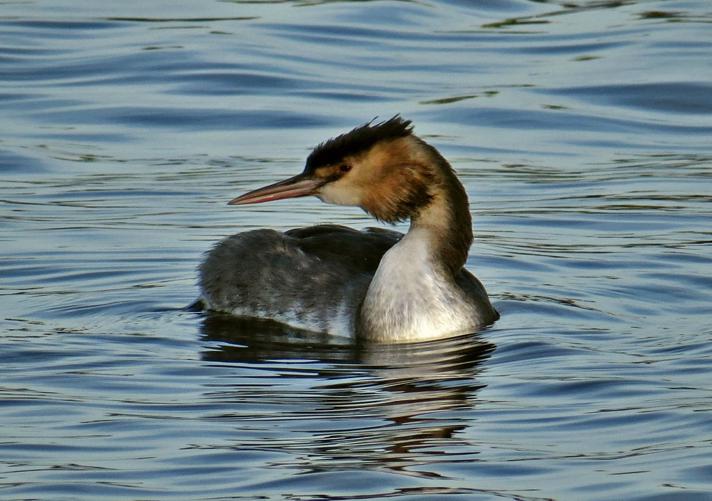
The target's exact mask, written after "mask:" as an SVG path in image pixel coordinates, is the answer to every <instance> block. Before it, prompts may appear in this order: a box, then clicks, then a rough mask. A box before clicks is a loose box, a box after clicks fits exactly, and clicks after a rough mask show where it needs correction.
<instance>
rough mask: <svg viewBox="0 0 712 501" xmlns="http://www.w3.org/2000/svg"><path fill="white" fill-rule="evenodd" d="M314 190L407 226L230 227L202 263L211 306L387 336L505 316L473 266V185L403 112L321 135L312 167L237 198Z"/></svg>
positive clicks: (451, 329)
mask: <svg viewBox="0 0 712 501" xmlns="http://www.w3.org/2000/svg"><path fill="white" fill-rule="evenodd" d="M310 195H314V196H316V197H317V198H319V199H321V200H322V201H323V202H326V203H329V204H336V205H350V206H358V207H361V208H362V209H363V210H364V211H366V212H367V213H368V214H370V215H371V216H373V217H375V218H376V219H377V220H379V221H383V222H386V223H396V222H399V221H404V220H410V228H409V230H408V232H407V233H406V234H405V235H403V234H401V233H399V232H396V231H392V230H387V229H381V228H367V229H365V230H363V231H359V230H354V229H351V228H347V227H344V226H337V225H318V226H311V227H306V228H297V229H293V230H289V231H286V232H284V233H282V232H278V231H274V230H271V229H259V230H254V231H247V232H243V233H238V234H236V235H232V236H229V237H227V238H225V239H224V240H222V241H221V242H219V243H218V244H217V245H216V246H215V247H214V248H213V249H212V250H211V251H209V252H208V254H207V256H206V259H205V260H204V262H203V263H202V264H201V266H200V270H199V271H200V278H199V283H200V290H201V300H202V303H203V305H204V306H205V307H207V308H208V309H211V310H216V311H221V312H227V313H231V314H233V315H237V316H243V317H255V318H265V319H271V320H275V321H277V322H281V323H284V324H287V325H291V326H293V327H297V328H300V329H306V330H310V331H318V332H329V333H332V334H336V335H348V336H355V337H356V338H358V339H364V340H372V341H377V342H384V343H399V342H415V341H424V340H431V339H438V338H444V337H450V336H455V335H459V334H464V333H468V332H473V331H475V330H477V329H479V328H481V327H483V326H486V325H488V324H491V323H492V322H494V321H495V320H497V319H498V318H499V314H498V313H497V311H496V310H495V309H494V308H493V307H492V305H491V304H490V301H489V298H488V296H487V292H486V291H485V288H484V286H483V285H482V284H481V283H480V281H479V280H478V279H477V278H476V277H475V276H474V275H472V274H471V273H470V272H468V271H467V270H466V269H465V268H464V264H465V261H466V259H467V255H468V252H469V248H470V245H471V243H472V222H471V217H470V211H469V203H468V199H467V194H466V192H465V189H464V188H463V186H462V184H461V183H460V181H459V180H458V178H457V176H456V175H455V172H454V171H453V169H452V167H451V166H450V164H449V163H448V162H447V160H445V158H444V157H443V156H442V155H441V154H440V153H439V152H438V151H437V150H436V149H435V148H434V147H432V146H430V145H429V144H427V143H426V142H425V141H423V140H422V139H420V138H419V137H417V136H416V135H415V134H414V133H413V125H412V123H411V122H410V121H409V120H404V119H403V118H401V117H400V116H399V115H396V116H395V117H393V118H391V119H389V120H386V121H383V122H380V123H374V122H373V121H372V122H369V123H366V124H365V125H362V126H360V127H357V128H355V129H353V130H351V131H350V132H347V133H344V134H342V135H340V136H337V137H335V138H333V139H330V140H328V141H325V142H323V143H321V144H319V145H318V146H317V147H316V148H314V150H313V151H312V152H311V154H310V155H309V156H308V158H307V160H306V166H305V168H304V170H303V172H301V173H300V174H297V175H296V176H294V177H291V178H289V179H286V180H284V181H280V182H278V183H275V184H271V185H269V186H265V187H263V188H259V189H256V190H253V191H250V192H249V193H246V194H244V195H241V196H239V197H237V198H235V199H233V200H231V201H230V202H228V204H229V205H246V204H256V203H263V202H271V201H275V200H281V199H286V198H296V197H304V196H310Z"/></svg>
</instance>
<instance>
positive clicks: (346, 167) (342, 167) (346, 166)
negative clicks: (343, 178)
mask: <svg viewBox="0 0 712 501" xmlns="http://www.w3.org/2000/svg"><path fill="white" fill-rule="evenodd" d="M339 170H340V171H341V172H343V173H344V174H345V173H347V172H348V171H350V170H351V166H350V165H349V164H341V165H339Z"/></svg>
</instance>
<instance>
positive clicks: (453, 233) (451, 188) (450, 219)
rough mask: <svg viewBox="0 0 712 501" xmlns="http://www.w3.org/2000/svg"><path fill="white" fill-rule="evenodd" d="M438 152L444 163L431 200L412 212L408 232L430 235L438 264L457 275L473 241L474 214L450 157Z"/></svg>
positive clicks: (440, 160)
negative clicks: (448, 161) (447, 158)
mask: <svg viewBox="0 0 712 501" xmlns="http://www.w3.org/2000/svg"><path fill="white" fill-rule="evenodd" d="M435 153H436V155H437V157H438V159H439V163H440V165H439V169H438V172H437V176H436V182H435V183H434V184H433V187H432V190H431V197H430V201H429V203H428V204H427V205H425V206H423V207H421V208H419V210H418V211H417V212H415V213H414V214H413V215H412V216H411V222H410V230H409V231H408V235H410V234H411V233H413V236H416V235H417V237H418V238H425V239H427V243H428V247H429V251H430V256H431V259H432V260H433V264H434V265H435V268H436V269H440V270H441V271H444V272H445V273H447V274H450V275H455V274H457V273H458V272H459V271H460V269H461V268H462V267H463V266H464V265H465V262H466V261H467V255H468V253H469V250H470V245H471V244H472V217H471V216H470V206H469V203H468V200H467V193H466V192H465V188H464V187H463V186H462V184H461V183H460V181H459V180H458V179H457V176H455V173H454V172H453V170H452V167H450V165H449V164H448V163H447V161H446V160H445V159H444V158H442V157H441V156H440V155H439V154H438V153H437V152H435ZM408 235H406V237H405V238H408Z"/></svg>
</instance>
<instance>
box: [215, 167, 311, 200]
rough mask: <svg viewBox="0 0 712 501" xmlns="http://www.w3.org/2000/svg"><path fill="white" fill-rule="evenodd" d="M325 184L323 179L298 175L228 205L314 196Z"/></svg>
mask: <svg viewBox="0 0 712 501" xmlns="http://www.w3.org/2000/svg"><path fill="white" fill-rule="evenodd" d="M323 184H324V181H323V180H322V179H310V178H308V177H306V176H305V175H304V174H298V175H296V176H294V177H290V178H289V179H285V180H284V181H280V182H278V183H274V184H270V185H269V186H265V187H263V188H258V189H256V190H253V191H250V192H249V193H245V194H244V195H241V196H239V197H237V198H233V199H232V200H230V201H229V202H228V203H227V204H228V205H247V204H260V203H262V202H271V201H273V200H282V199H284V198H296V197H306V196H308V195H314V194H315V193H316V190H317V189H319V187H320V186H321V185H323Z"/></svg>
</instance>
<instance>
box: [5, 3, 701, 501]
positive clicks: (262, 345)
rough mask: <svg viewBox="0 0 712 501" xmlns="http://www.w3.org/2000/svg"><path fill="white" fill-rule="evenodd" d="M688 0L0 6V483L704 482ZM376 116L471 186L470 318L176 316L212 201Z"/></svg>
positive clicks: (559, 485)
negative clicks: (357, 337) (376, 324)
mask: <svg viewBox="0 0 712 501" xmlns="http://www.w3.org/2000/svg"><path fill="white" fill-rule="evenodd" d="M711 55H712V5H711V4H710V3H709V2H707V1H706V0H697V1H694V0H692V1H677V0H670V1H643V0H640V1H633V0H628V1H626V0H623V1H616V2H603V1H577V2H563V1H562V2H556V1H549V2H546V1H525V0H487V1H483V2H462V1H458V0H449V1H438V2H394V1H373V2H326V1H324V2H320V1H314V2H312V1H302V2H274V3H272V2H244V3H243V2H167V1H163V2H158V1H156V2H113V3H109V2H90V1H88V0H84V1H79V2H77V1H72V2H69V1H66V0H65V1H64V2H62V1H52V2H50V1H42V0H38V1H35V2H13V1H2V2H0V110H1V112H0V130H2V134H0V179H1V181H0V211H1V212H0V221H1V223H0V227H1V229H2V231H0V246H1V248H2V253H1V254H0V263H1V267H0V298H1V299H0V325H1V326H2V329H1V331H0V342H1V343H2V347H1V349H0V360H1V364H0V425H1V427H0V429H1V430H2V431H1V432H0V497H1V498H2V499H92V500H96V499H170V498H175V499H227V498H229V499H283V500H325V499H332V500H335V499H385V498H398V499H403V500H406V499H418V500H424V499H449V498H458V499H502V498H504V499H518V500H525V499H526V500H535V499H549V498H554V499H678V498H679V499H712V383H711V381H712V344H711V343H710V338H711V336H712V321H711V320H712V252H711V251H710V247H711V246H710V243H711V242H712V225H711V223H710V221H712V218H711V217H710V216H711V215H712V205H711V202H712V84H711V83H710V82H712V56H711ZM398 112H400V113H402V114H403V115H404V116H405V117H406V118H410V119H413V120H414V121H415V123H416V132H417V133H418V134H420V135H422V136H424V137H425V138H426V139H427V140H428V141H430V142H432V143H433V144H434V145H436V146H437V147H438V148H439V149H440V150H441V151H442V152H443V153H444V154H445V155H446V156H447V157H448V158H449V159H450V160H451V161H452V162H453V164H454V165H455V166H456V168H457V169H458V171H459V173H460V174H461V177H462V179H463V181H464V183H465V184H466V186H467V189H468V191H469V193H470V196H471V198H472V210H473V216H474V220H475V230H476V243H475V246H474V247H473V249H472V252H471V257H470V261H469V262H468V266H469V267H470V269H472V270H474V271H475V272H476V273H477V274H478V276H479V277H480V278H481V279H482V281H483V282H484V283H485V284H486V285H487V288H488V290H489V292H490V294H491V296H492V298H493V300H494V302H495V304H496V306H497V307H498V309H499V310H500V311H501V313H502V318H501V320H500V321H499V322H497V323H496V324H495V325H494V326H493V327H492V328H490V329H488V330H486V331H484V332H481V333H479V334H477V335H472V336H466V337H464V338H456V339H451V340H447V341H441V342H433V343H424V344H419V345H408V346H397V347H388V346H368V345H358V344H351V343H348V342H345V341H343V340H338V339H330V338H328V337H326V336H322V335H317V334H313V335H310V334H304V333H297V332H284V331H283V330H280V329H278V328H276V327H275V326H274V325H272V324H268V323H267V324H264V325H254V324H244V323H242V322H238V321H231V320H229V319H227V318H224V317H211V316H204V315H202V314H198V313H191V312H187V311H184V310H183V309H182V308H183V307H184V306H185V305H187V304H188V303H190V302H191V301H192V300H193V299H194V298H195V296H196V287H195V275H196V274H195V267H196V266H197V264H198V263H199V262H200V260H201V254H202V253H203V252H204V251H206V250H207V249H209V248H210V246H211V245H212V244H213V243H214V242H216V241H217V240H219V239H220V238H222V237H223V236H225V235H228V234H230V233H233V232H237V231H243V230H246V229H250V228H255V227H262V226H269V227H273V228H277V229H287V228H290V227H294V226H298V225H305V224H313V223H316V222H336V223H342V224H349V225H351V226H356V227H359V226H367V225H371V224H372V222H371V221H370V220H368V218H366V217H365V216H364V215H363V214H362V213H361V212H359V211H358V210H355V209H353V210H352V209H345V208H341V207H327V206H324V205H322V204H320V203H319V202H318V201H316V200H313V199H300V200H294V201H290V202H282V203H275V204H273V205H265V206H255V207H254V208H250V207H247V208H234V207H227V206H225V202H226V201H227V200H229V199H230V198H232V197H233V196H235V195H236V194H239V193H240V192H242V191H243V190H245V189H248V188H254V187H256V186H258V185H260V184H261V183H265V182H271V181H275V180H277V179H280V178H282V177H284V176H286V175H289V174H293V173H296V172H298V171H299V170H300V169H301V166H302V165H303V159H304V157H305V155H306V154H307V153H308V151H309V148H310V147H312V146H314V145H315V144H316V143H317V142H319V141H321V140H323V139H326V138H328V137H330V136H333V135H334V134H336V133H339V132H343V131H344V130H347V129H349V128H351V127H353V126H355V125H357V124H360V123H363V122H365V121H367V120H369V119H371V118H372V117H374V116H380V117H389V116H391V115H392V114H394V113H398Z"/></svg>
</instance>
